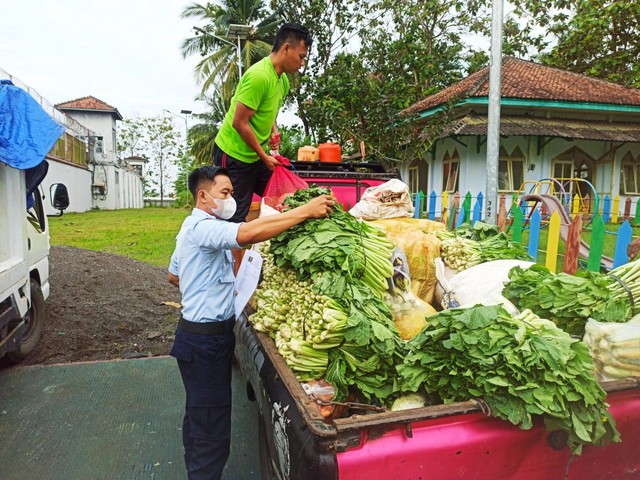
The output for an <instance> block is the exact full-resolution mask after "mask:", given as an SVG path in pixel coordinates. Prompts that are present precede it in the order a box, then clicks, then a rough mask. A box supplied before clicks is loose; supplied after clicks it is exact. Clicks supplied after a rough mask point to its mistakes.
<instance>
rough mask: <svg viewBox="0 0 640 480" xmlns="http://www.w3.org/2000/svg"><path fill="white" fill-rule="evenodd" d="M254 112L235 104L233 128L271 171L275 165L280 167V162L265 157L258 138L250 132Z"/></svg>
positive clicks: (242, 105) (241, 104)
mask: <svg viewBox="0 0 640 480" xmlns="http://www.w3.org/2000/svg"><path fill="white" fill-rule="evenodd" d="M254 113H256V112H255V110H252V109H250V108H249V107H247V106H246V105H245V104H243V103H242V102H238V103H237V104H236V111H235V114H234V115H233V128H235V129H236V131H237V132H238V133H239V134H240V136H241V137H242V140H244V143H246V144H247V145H248V146H249V148H251V150H253V151H254V152H256V153H257V154H258V156H259V157H260V160H262V162H264V164H265V165H266V166H267V168H268V169H269V170H273V169H274V168H275V167H276V165H280V162H278V160H276V159H275V158H274V157H272V156H271V155H267V154H266V153H265V151H264V150H263V149H262V146H261V145H260V142H258V138H257V137H256V134H255V133H253V130H251V126H250V125H249V120H251V117H253V115H254Z"/></svg>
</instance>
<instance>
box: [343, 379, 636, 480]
mask: <svg viewBox="0 0 640 480" xmlns="http://www.w3.org/2000/svg"><path fill="white" fill-rule="evenodd" d="M612 386H613V384H612ZM607 398H608V401H609V403H610V405H611V407H610V411H611V413H612V415H613V416H614V418H615V419H616V422H617V427H618V430H619V431H620V432H621V435H622V442H621V443H617V444H610V445H607V446H603V447H596V446H586V447H584V449H583V452H582V455H580V456H576V455H574V456H572V455H571V454H570V452H569V449H568V448H566V447H565V448H561V449H560V450H556V449H554V448H553V447H552V446H551V444H550V441H549V437H550V434H549V432H547V431H546V430H545V429H544V425H543V424H542V422H539V423H538V424H536V425H535V426H534V428H533V429H531V430H529V431H523V430H520V429H518V428H517V427H515V426H513V425H511V424H510V423H508V422H506V421H503V420H498V419H494V418H488V417H486V416H485V415H484V414H483V413H479V412H478V413H466V414H462V415H453V416H447V417H441V418H435V419H431V420H424V421H420V422H415V423H413V424H412V426H411V435H412V436H411V437H409V436H408V435H407V430H406V428H405V427H404V426H402V425H400V426H398V427H396V428H394V429H393V430H390V431H387V432H385V433H384V435H382V436H381V437H378V438H370V436H369V435H368V434H367V433H366V432H364V431H363V434H362V438H361V442H360V445H358V446H357V447H355V448H352V449H349V450H346V451H344V452H341V453H338V455H337V460H338V470H339V473H340V474H339V478H340V479H345V480H346V479H348V480H361V479H362V480H364V479H372V478H381V479H382V478H385V479H406V480H409V479H415V480H418V479H425V480H426V479H429V480H452V479H457V478H464V479H477V480H495V479H514V480H516V479H517V480H541V479H545V480H546V479H565V478H567V479H584V480H605V479H608V480H622V479H631V478H640V443H639V440H640V390H639V389H638V387H637V386H636V387H635V388H634V389H631V390H621V391H612V392H610V393H609V395H608V397H607ZM565 475H566V476H565Z"/></svg>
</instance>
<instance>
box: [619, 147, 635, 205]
mask: <svg viewBox="0 0 640 480" xmlns="http://www.w3.org/2000/svg"><path fill="white" fill-rule="evenodd" d="M639 163H640V162H638V160H634V158H633V156H632V155H631V152H627V154H626V155H625V156H624V157H622V167H621V169H620V193H622V194H623V195H638V194H640V165H638V164H639Z"/></svg>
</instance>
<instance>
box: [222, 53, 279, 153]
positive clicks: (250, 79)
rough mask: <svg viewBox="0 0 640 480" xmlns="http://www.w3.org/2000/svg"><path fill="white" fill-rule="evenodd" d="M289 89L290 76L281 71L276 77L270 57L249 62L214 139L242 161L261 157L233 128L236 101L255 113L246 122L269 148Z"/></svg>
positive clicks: (264, 145) (225, 150)
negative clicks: (271, 136) (275, 124)
mask: <svg viewBox="0 0 640 480" xmlns="http://www.w3.org/2000/svg"><path fill="white" fill-rule="evenodd" d="M287 93H289V79H288V78H287V76H286V75H285V74H284V73H283V74H282V75H280V77H278V74H277V73H276V71H275V69H274V68H273V63H271V58H270V57H268V56H267V57H265V58H263V59H262V60H260V61H259V62H257V63H255V64H254V65H252V66H251V67H250V68H249V69H248V70H247V71H246V72H245V74H244V75H243V76H242V78H241V79H240V83H239V84H238V87H237V88H236V93H235V94H234V95H233V98H232V99H231V106H230V107H229V111H228V112H227V114H226V115H225V117H224V120H223V122H222V126H221V127H220V131H219V132H218V135H217V136H216V143H217V144H218V147H220V148H221V149H222V150H223V151H224V152H226V153H227V154H228V155H230V156H232V157H233V158H237V159H238V160H241V161H243V162H247V163H254V162H257V161H258V160H259V159H260V158H259V157H258V154H257V153H256V152H254V151H253V150H252V149H251V148H249V146H248V145H247V144H246V143H244V140H242V137H241V136H240V134H239V133H238V132H237V130H236V129H235V128H233V116H234V115H235V113H236V105H237V104H238V102H241V103H242V104H244V105H246V106H247V107H249V108H250V109H252V110H255V114H254V115H253V117H251V119H250V120H249V126H250V127H251V130H253V133H255V135H256V138H257V139H258V142H260V145H262V148H263V149H264V150H265V152H266V151H268V148H269V137H270V135H271V129H272V128H273V124H274V123H275V121H276V118H277V117H278V112H279V111H280V108H281V107H282V104H283V103H284V99H285V97H286V96H287Z"/></svg>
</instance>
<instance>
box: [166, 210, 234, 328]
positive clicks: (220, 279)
mask: <svg viewBox="0 0 640 480" xmlns="http://www.w3.org/2000/svg"><path fill="white" fill-rule="evenodd" d="M240 225H241V224H240V223H231V222H226V221H224V220H219V219H217V218H215V217H214V216H212V215H209V214H208V213H206V212H205V211H203V210H200V209H199V208H194V209H193V211H192V212H191V215H190V216H188V217H187V218H186V219H185V221H184V222H183V223H182V227H181V228H180V232H179V233H178V236H177V237H176V249H175V251H174V252H173V255H172V256H171V264H170V265H169V272H170V273H172V274H174V275H177V276H178V277H180V293H181V294H182V316H183V318H184V319H185V320H189V321H191V322H217V321H222V320H227V319H229V318H231V317H232V316H233V315H234V313H235V311H234V280H235V277H234V275H233V254H232V253H231V249H232V248H240V245H238V241H237V238H238V229H239V228H240Z"/></svg>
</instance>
